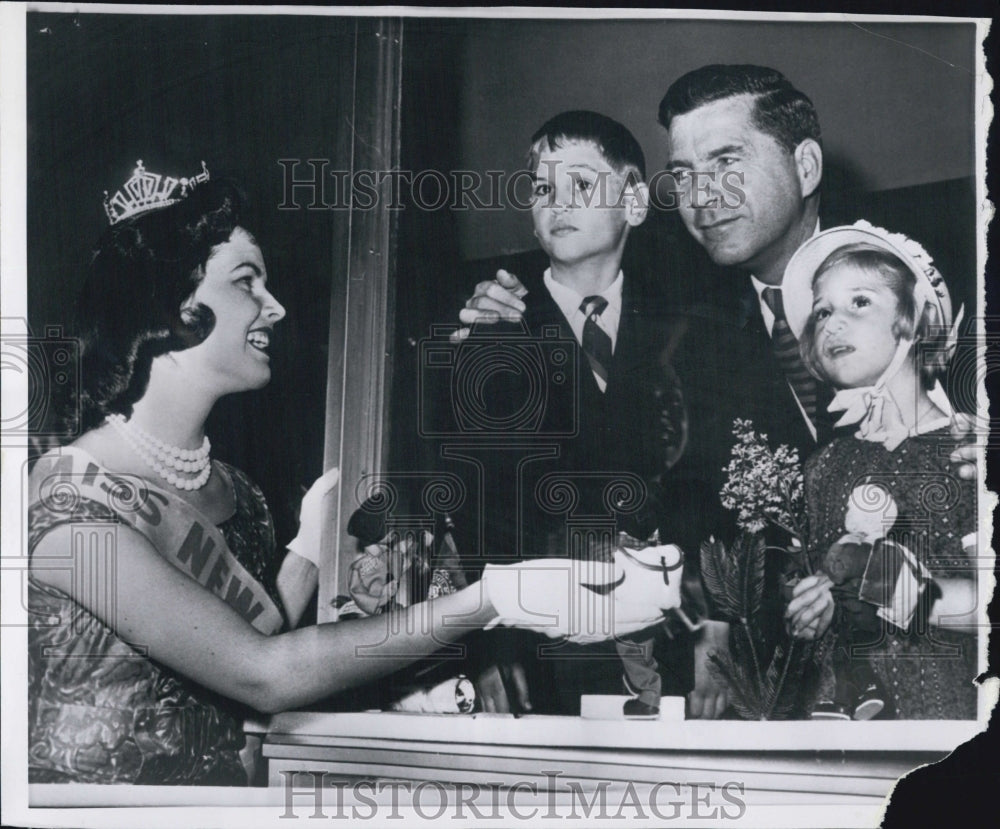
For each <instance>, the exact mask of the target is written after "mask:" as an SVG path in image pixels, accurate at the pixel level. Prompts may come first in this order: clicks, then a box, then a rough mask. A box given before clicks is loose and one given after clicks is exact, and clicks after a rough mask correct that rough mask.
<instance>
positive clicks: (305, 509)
mask: <svg viewBox="0 0 1000 829" xmlns="http://www.w3.org/2000/svg"><path fill="white" fill-rule="evenodd" d="M339 480H340V470H339V469H337V468H336V467H334V468H333V469H331V470H330V471H329V472H327V473H325V474H323V475H320V476H319V477H318V478H317V479H316V480H315V481H314V482H313V485H312V486H311V487H309V491H308V492H307V493H306V494H305V496H304V497H303V498H302V507H301V508H300V509H299V534H298V535H297V536H295V538H293V539H292V540H291V541H289V542H288V549H289V550H291V551H292V552H293V553H295V554H296V555H299V556H301V557H302V558H304V559H305V560H306V561H311V562H312V563H313V564H314V565H316V567H319V548H320V542H321V541H322V538H323V501H324V499H325V498H326V495H327V493H329V492H330V490H332V489H333V488H334V487H335V486H336V485H337V482H338V481H339Z"/></svg>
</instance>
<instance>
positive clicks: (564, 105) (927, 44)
mask: <svg viewBox="0 0 1000 829" xmlns="http://www.w3.org/2000/svg"><path fill="white" fill-rule="evenodd" d="M975 36H976V35H975V26H974V24H973V23H971V22H969V23H965V22H962V23H949V24H919V25H918V24H907V23H871V24H869V23H864V24H860V23H847V22H814V23H800V22H781V21H767V22H761V21H722V20H655V21H600V20H591V21H573V20H559V21H552V20H517V21H508V20H479V21H473V22H470V23H469V25H468V28H467V36H466V40H465V45H464V50H463V53H462V56H461V59H460V67H459V71H460V72H461V75H462V88H461V121H460V123H459V135H460V145H459V151H458V157H457V159H456V161H457V163H458V165H459V166H461V167H462V168H463V169H469V170H478V171H485V170H488V169H500V170H506V171H508V172H513V171H515V170H517V169H519V168H520V166H521V165H523V161H524V156H525V151H526V144H527V141H528V139H529V138H530V137H531V135H532V133H533V132H534V131H535V130H536V129H537V128H538V127H539V126H541V124H542V123H543V122H544V121H545V120H546V119H547V118H549V117H551V116H552V115H554V114H556V113H557V112H560V111H562V110H566V109H595V110H597V111H599V112H603V113H605V114H607V115H610V116H611V117H613V118H616V119H617V120H619V121H621V122H622V123H624V124H625V125H626V126H627V127H628V128H629V129H631V130H632V131H633V132H634V133H635V135H636V137H637V138H638V140H639V143H640V144H641V145H642V147H643V150H644V151H645V153H646V163H647V169H648V170H649V171H650V172H653V171H655V170H659V169H662V167H663V163H664V161H665V160H666V146H665V141H664V131H663V130H662V128H661V127H660V126H659V125H658V124H657V123H656V111H657V108H658V106H659V102H660V99H661V98H662V97H663V93H664V92H665V91H666V89H667V87H668V86H669V85H670V83H671V82H672V81H673V80H675V79H676V78H678V77H680V76H681V75H682V74H684V73H685V72H687V71H689V70H691V69H695V68H697V67H699V66H703V65H705V64H708V63H756V64H763V65H765V66H772V67H774V68H776V69H778V70H780V71H781V72H783V73H784V74H785V75H786V76H787V77H788V78H789V79H790V80H791V81H792V83H794V84H795V85H796V86H797V87H798V88H800V89H801V90H803V91H804V92H805V93H806V94H807V95H809V96H810V97H811V98H812V100H813V103H814V104H815V105H816V108H817V110H818V112H819V116H820V121H821V123H822V127H823V135H824V147H825V155H826V160H827V165H828V168H829V169H828V173H829V175H830V176H831V177H837V178H839V179H840V180H841V182H842V183H843V185H844V186H847V187H849V188H852V189H855V188H856V189H861V190H889V189H896V188H901V187H908V186H912V185H917V184H925V183H928V182H934V181H941V180H945V179H955V178H961V177H965V176H971V175H972V174H973V169H974V143H973V139H974V136H973V134H972V130H971V124H972V118H973V94H974V82H975V76H974V69H975V66H974V63H973V58H974V55H975ZM457 222H458V228H459V233H460V236H459V238H460V245H461V251H462V254H463V255H464V256H465V257H466V258H469V259H475V258H479V257H484V256H491V255H495V254H499V253H508V252H511V251H516V250H523V249H525V248H529V247H532V246H533V239H532V235H531V223H530V220H529V219H528V217H527V216H526V215H525V214H524V213H520V212H518V211H509V210H508V211H503V212H496V213H489V214H487V213H482V212H472V211H465V212H462V213H460V214H459V215H458V216H457Z"/></svg>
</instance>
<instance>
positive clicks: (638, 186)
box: [622, 179, 649, 227]
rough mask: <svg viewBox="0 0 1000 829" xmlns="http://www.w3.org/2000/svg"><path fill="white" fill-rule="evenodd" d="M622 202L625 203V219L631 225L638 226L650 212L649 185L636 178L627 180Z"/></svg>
mask: <svg viewBox="0 0 1000 829" xmlns="http://www.w3.org/2000/svg"><path fill="white" fill-rule="evenodd" d="M622 203H623V204H624V205H625V221H626V222H627V223H628V225H629V227H638V226H639V225H641V224H642V223H643V222H644V221H646V216H647V215H648V214H649V186H648V185H647V184H646V183H645V182H642V181H637V180H635V179H631V180H629V181H627V182H626V184H625V189H624V190H623V191H622Z"/></svg>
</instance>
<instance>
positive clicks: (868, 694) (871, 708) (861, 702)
mask: <svg viewBox="0 0 1000 829" xmlns="http://www.w3.org/2000/svg"><path fill="white" fill-rule="evenodd" d="M883 708H885V699H884V695H883V693H882V689H881V688H879V687H878V685H876V684H875V683H874V682H871V683H869V685H868V687H867V688H865V689H864V690H863V691H862V692H861V693H860V694H858V698H857V699H856V700H855V702H854V715H853V719H855V720H870V719H871V718H872V717H875V716H877V715H878V714H880V713H882V709H883Z"/></svg>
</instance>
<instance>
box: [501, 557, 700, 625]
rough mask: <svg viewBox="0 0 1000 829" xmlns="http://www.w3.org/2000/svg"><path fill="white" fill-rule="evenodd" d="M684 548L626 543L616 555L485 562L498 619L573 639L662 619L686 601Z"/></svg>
mask: <svg viewBox="0 0 1000 829" xmlns="http://www.w3.org/2000/svg"><path fill="white" fill-rule="evenodd" d="M683 558H684V556H683V553H681V551H680V549H678V548H677V547H676V546H674V545H673V544H665V545H661V546H658V547H645V548H643V549H641V550H632V549H627V548H619V549H617V550H615V555H614V561H613V562H596V561H578V560H575V559H565V558H543V559H535V560H533V561H525V562H519V563H517V564H506V565H490V564H488V565H486V568H485V569H484V571H483V579H482V581H483V584H484V586H485V590H486V595H487V597H488V598H489V600H490V602H491V603H492V604H493V607H494V608H495V609H496V611H497V618H496V619H495V620H493V621H492V622H490V624H489V625H487V627H493V626H495V625H498V624H502V625H508V626H512V627H519V628H524V629H526V630H533V631H536V632H538V633H544V634H545V635H546V636H551V637H553V638H560V637H566V638H568V639H569V640H570V641H571V642H577V643H581V644H586V643H588V642H602V641H604V640H606V639H610V638H613V637H616V636H623V635H625V634H627V633H633V632H635V631H637V630H642V629H643V628H647V627H649V626H651V625H655V624H656V623H657V622H659V621H660V620H661V619H662V618H663V611H664V610H667V609H669V608H672V607H679V606H680V603H681V571H680V568H681V564H682V562H683Z"/></svg>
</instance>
